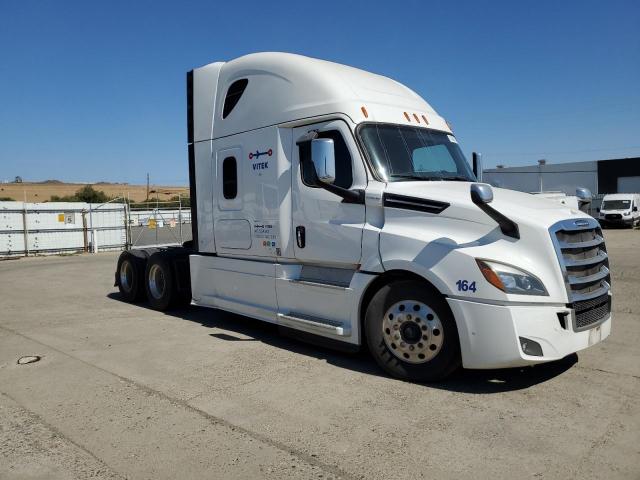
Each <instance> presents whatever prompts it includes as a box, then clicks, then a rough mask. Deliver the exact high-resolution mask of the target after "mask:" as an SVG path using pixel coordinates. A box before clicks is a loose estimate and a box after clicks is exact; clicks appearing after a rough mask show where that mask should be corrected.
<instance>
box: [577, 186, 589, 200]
mask: <svg viewBox="0 0 640 480" xmlns="http://www.w3.org/2000/svg"><path fill="white" fill-rule="evenodd" d="M576 197H578V201H579V202H580V203H591V198H592V196H591V190H589V189H588V188H576Z"/></svg>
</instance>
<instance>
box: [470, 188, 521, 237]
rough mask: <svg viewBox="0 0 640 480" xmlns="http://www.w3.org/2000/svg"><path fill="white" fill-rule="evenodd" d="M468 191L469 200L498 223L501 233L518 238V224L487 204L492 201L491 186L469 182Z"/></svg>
mask: <svg viewBox="0 0 640 480" xmlns="http://www.w3.org/2000/svg"><path fill="white" fill-rule="evenodd" d="M470 191H471V201H472V202H473V203H475V204H476V205H477V206H478V208H479V209H480V210H482V211H483V212H484V213H486V214H487V215H489V217H491V218H492V219H493V220H494V221H495V222H496V223H497V224H498V226H499V227H500V230H501V231H502V233H503V234H505V235H506V236H507V237H511V238H516V239H519V238H520V229H519V228H518V224H517V223H516V222H514V221H513V220H511V219H510V218H507V217H505V216H504V215H503V214H502V213H500V212H499V211H498V210H496V209H495V208H493V207H492V206H490V205H489V202H491V201H493V190H492V189H491V186H489V185H486V184H479V183H473V184H471V188H470Z"/></svg>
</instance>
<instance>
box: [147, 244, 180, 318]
mask: <svg viewBox="0 0 640 480" xmlns="http://www.w3.org/2000/svg"><path fill="white" fill-rule="evenodd" d="M145 287H146V290H147V298H148V300H149V305H150V306H151V308H153V309H154V310H160V311H164V310H168V309H170V308H171V307H173V306H174V304H175V302H176V299H177V292H176V289H175V279H174V278H173V271H172V269H171V265H170V263H169V262H168V261H167V259H166V258H165V256H164V255H162V253H154V254H153V255H151V257H149V260H148V261H147V270H146V274H145Z"/></svg>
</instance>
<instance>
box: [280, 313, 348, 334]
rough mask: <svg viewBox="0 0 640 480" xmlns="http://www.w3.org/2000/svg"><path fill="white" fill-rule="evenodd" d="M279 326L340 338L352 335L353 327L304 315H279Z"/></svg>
mask: <svg viewBox="0 0 640 480" xmlns="http://www.w3.org/2000/svg"><path fill="white" fill-rule="evenodd" d="M278 324H279V325H284V326H287V327H293V328H300V329H302V330H315V331H317V332H318V333H325V334H326V333H330V334H333V335H338V336H340V337H347V336H349V335H351V326H350V325H344V324H343V323H342V322H339V321H335V320H328V319H326V318H318V317H313V316H311V315H305V314H303V313H293V312H291V313H288V314H284V313H279V314H278Z"/></svg>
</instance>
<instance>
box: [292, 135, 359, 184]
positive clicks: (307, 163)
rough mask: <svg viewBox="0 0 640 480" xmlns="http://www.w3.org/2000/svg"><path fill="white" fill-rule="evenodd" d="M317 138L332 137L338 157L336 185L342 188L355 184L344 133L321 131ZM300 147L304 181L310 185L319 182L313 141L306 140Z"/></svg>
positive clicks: (301, 169) (301, 170)
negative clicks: (312, 158)
mask: <svg viewBox="0 0 640 480" xmlns="http://www.w3.org/2000/svg"><path fill="white" fill-rule="evenodd" d="M317 138H330V139H332V140H333V146H334V149H335V157H336V180H335V181H334V182H333V184H334V185H337V186H338V187H342V188H350V187H351V185H352V184H353V171H352V169H351V154H350V153H349V147H347V144H346V142H345V141H344V138H343V137H342V134H341V133H340V132H339V131H338V130H329V131H326V132H319V133H318V137H317ZM299 148H300V173H301V175H302V181H303V183H304V184H305V185H307V186H309V187H314V186H316V184H317V183H318V181H317V178H316V171H315V169H314V167H313V162H312V161H311V142H305V143H303V144H301V145H300V146H299Z"/></svg>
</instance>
